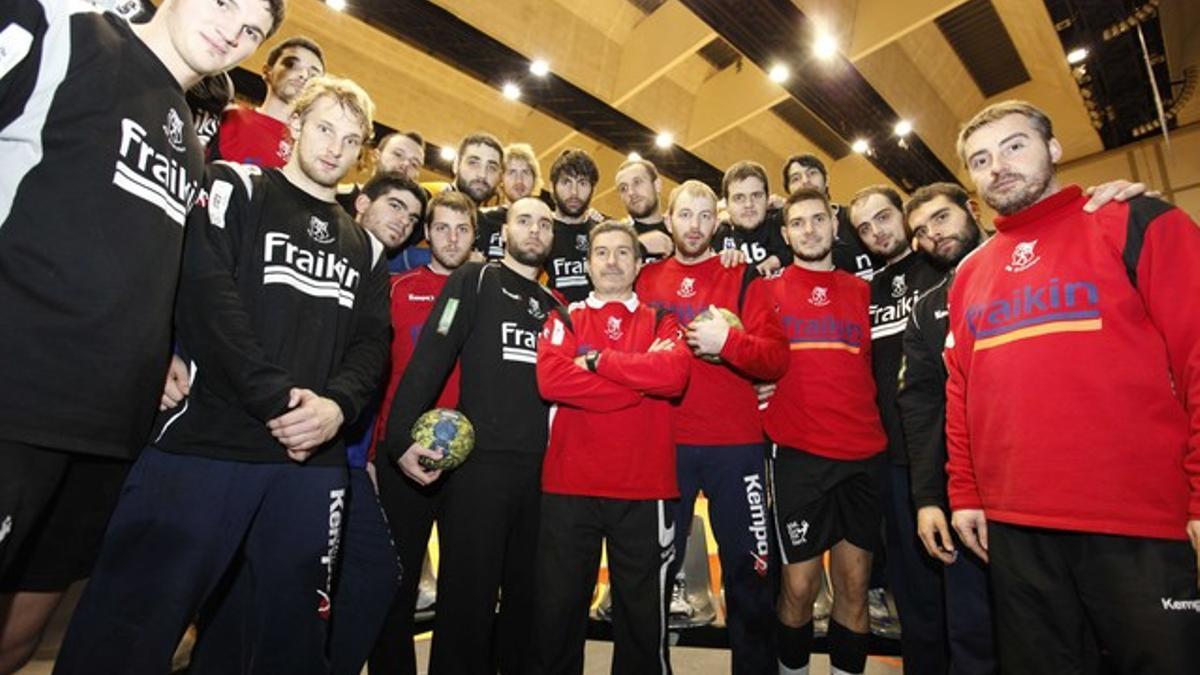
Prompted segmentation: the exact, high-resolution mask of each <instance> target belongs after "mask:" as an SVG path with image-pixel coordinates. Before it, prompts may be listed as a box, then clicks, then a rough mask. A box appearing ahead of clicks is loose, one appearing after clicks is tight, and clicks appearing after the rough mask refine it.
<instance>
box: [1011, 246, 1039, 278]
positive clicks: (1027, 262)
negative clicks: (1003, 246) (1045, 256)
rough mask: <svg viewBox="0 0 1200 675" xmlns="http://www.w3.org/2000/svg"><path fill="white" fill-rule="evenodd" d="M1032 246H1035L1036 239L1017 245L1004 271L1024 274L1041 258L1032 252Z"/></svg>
mask: <svg viewBox="0 0 1200 675" xmlns="http://www.w3.org/2000/svg"><path fill="white" fill-rule="evenodd" d="M1034 246H1037V239H1034V240H1033V241H1023V242H1021V243H1019V244H1017V246H1016V248H1014V249H1013V252H1012V262H1011V263H1009V264H1007V265H1005V266H1004V271H1006V272H1024V271H1025V270H1027V269H1029V268H1030V267H1033V266H1034V265H1036V264H1037V263H1038V261H1039V260H1041V259H1042V257H1041V256H1039V255H1038V254H1036V253H1034V252H1033V247H1034Z"/></svg>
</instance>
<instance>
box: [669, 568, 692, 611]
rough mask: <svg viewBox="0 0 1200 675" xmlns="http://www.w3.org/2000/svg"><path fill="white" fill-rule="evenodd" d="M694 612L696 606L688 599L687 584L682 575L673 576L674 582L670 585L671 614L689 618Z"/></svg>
mask: <svg viewBox="0 0 1200 675" xmlns="http://www.w3.org/2000/svg"><path fill="white" fill-rule="evenodd" d="M695 613H696V608H695V607H692V603H691V602H689V601H688V597H687V584H685V583H684V580H683V577H675V583H674V584H673V585H672V586H671V605H670V614H671V616H677V617H685V618H688V619H690V618H692V615H693V614H695Z"/></svg>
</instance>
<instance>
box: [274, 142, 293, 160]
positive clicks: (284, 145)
mask: <svg viewBox="0 0 1200 675" xmlns="http://www.w3.org/2000/svg"><path fill="white" fill-rule="evenodd" d="M275 154H277V155H279V159H282V160H283V161H285V162H286V161H288V160H289V159H291V157H292V143H291V141H289V140H287V139H286V138H281V139H279V148H278V149H277V150H276V151H275Z"/></svg>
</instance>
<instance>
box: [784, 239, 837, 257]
mask: <svg viewBox="0 0 1200 675" xmlns="http://www.w3.org/2000/svg"><path fill="white" fill-rule="evenodd" d="M832 252H833V242H832V241H831V242H829V243H828V244H826V245H825V246H824V247H823V248H822V249H821V250H819V251H817V252H815V253H807V252H805V251H793V252H792V253H793V254H795V256H796V257H797V258H799V259H800V260H803V261H804V262H821V261H822V260H824V259H825V256H827V255H829V254H830V253H832Z"/></svg>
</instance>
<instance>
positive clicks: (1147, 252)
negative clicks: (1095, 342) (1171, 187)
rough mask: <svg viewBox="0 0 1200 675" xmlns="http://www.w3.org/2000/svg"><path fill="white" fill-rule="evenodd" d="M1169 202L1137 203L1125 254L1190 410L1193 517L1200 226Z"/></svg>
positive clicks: (1197, 500)
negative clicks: (1166, 208)
mask: <svg viewBox="0 0 1200 675" xmlns="http://www.w3.org/2000/svg"><path fill="white" fill-rule="evenodd" d="M1156 206H1157V207H1158V208H1155V207H1156ZM1165 206H1166V205H1165V204H1162V203H1161V202H1157V201H1156V200H1137V201H1135V202H1134V203H1133V204H1131V207H1130V228H1129V237H1130V241H1128V242H1127V243H1126V249H1125V254H1126V255H1127V256H1131V257H1133V259H1135V260H1136V261H1137V264H1136V271H1137V288H1138V292H1139V293H1140V294H1141V296H1142V299H1143V301H1144V302H1145V304H1146V311H1147V313H1148V314H1149V315H1150V319H1151V321H1153V322H1154V325H1155V326H1156V327H1157V328H1158V330H1159V332H1160V333H1161V334H1162V336H1163V341H1164V342H1165V344H1166V348H1167V357H1168V359H1169V361H1170V365H1171V376H1172V378H1173V379H1174V384H1175V391H1176V395H1177V396H1178V397H1179V399H1180V401H1181V402H1182V403H1183V405H1184V408H1185V410H1186V411H1187V415H1188V420H1189V434H1188V445H1187V450H1186V452H1185V454H1184V457H1183V469H1184V471H1185V473H1186V474H1187V477H1188V484H1189V486H1190V493H1191V496H1190V499H1189V502H1188V517H1189V518H1190V519H1193V520H1195V519H1200V267H1198V266H1197V261H1200V229H1198V228H1197V226H1196V223H1195V222H1193V221H1192V219H1191V218H1189V217H1188V216H1187V215H1186V214H1185V213H1184V212H1183V211H1181V210H1179V209H1176V208H1171V209H1169V210H1165V211H1161V213H1159V211H1160V210H1161V209H1162V208H1163V207H1165ZM1138 238H1141V241H1140V242H1139V241H1137V239H1138ZM1139 244H1140V251H1139V250H1138V247H1139V246H1138V245H1139Z"/></svg>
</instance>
